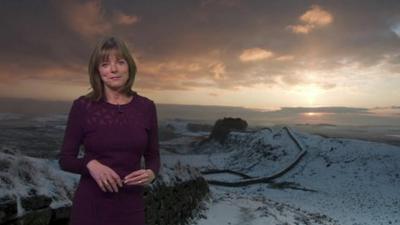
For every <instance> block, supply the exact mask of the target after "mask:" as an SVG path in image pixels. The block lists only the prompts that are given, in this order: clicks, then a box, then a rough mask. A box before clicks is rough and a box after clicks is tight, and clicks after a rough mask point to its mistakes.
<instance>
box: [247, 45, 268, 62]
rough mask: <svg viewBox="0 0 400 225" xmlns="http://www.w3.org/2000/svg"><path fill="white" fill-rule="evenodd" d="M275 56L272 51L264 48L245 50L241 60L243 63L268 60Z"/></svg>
mask: <svg viewBox="0 0 400 225" xmlns="http://www.w3.org/2000/svg"><path fill="white" fill-rule="evenodd" d="M272 56H273V53H272V52H271V51H267V50H264V49H262V48H250V49H245V50H244V51H243V52H242V54H240V56H239V59H240V60H241V61H242V62H248V61H258V60H262V59H268V58H271V57H272Z"/></svg>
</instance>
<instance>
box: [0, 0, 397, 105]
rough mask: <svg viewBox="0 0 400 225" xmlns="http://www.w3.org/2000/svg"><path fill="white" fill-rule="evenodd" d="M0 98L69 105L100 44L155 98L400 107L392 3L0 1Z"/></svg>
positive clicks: (204, 102)
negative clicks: (126, 60)
mask: <svg viewBox="0 0 400 225" xmlns="http://www.w3.org/2000/svg"><path fill="white" fill-rule="evenodd" d="M0 27H1V29H2V30H1V35H0V49H1V52H0V58H1V60H0V97H15V98H34V99H46V100H73V99H75V98H77V97H78V96H80V95H82V94H84V93H86V92H87V91H88V89H89V82H88V75H87V63H88V60H89V55H90V53H91V50H92V48H93V47H94V45H95V43H96V41H97V40H99V38H101V37H103V36H105V35H115V36H118V37H120V38H122V39H123V40H125V41H126V42H127V44H128V46H129V48H130V49H131V51H132V55H133V56H134V58H135V60H136V62H137V64H138V73H137V77H136V81H135V85H134V89H136V90H137V91H138V93H139V94H142V95H144V96H147V97H149V98H151V99H153V100H154V101H155V102H157V103H174V104H190V105H222V106H242V107H246V108H257V109H265V110H269V109H276V108H280V107H325V106H346V107H367V108H371V107H389V106H400V101H399V100H400V88H399V86H400V1H365V0H363V1H361V0H360V1H350V0H349V1H340V0H331V1H298V0H296V1H261V0H259V1H251V0H249V1H240V0H230V1H229V0H203V1H201V0H181V1H170V0H168V1H166V0H159V1H154V0H147V1H122V0H121V1H56V0H54V1H23V0H15V1H12V0H6V1H1V2H0Z"/></svg>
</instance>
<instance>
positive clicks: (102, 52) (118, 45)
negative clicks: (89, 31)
mask: <svg viewBox="0 0 400 225" xmlns="http://www.w3.org/2000/svg"><path fill="white" fill-rule="evenodd" d="M112 53H116V55H117V56H119V57H121V58H123V59H125V60H126V62H127V63H128V66H129V78H128V81H127V82H126V84H125V85H124V86H123V88H122V93H123V94H125V95H127V96H131V95H133V94H134V93H135V92H134V91H133V90H132V86H133V83H134V81H135V76H136V70H137V69H136V63H135V61H134V60H133V58H132V55H131V53H130V51H129V49H128V47H127V46H126V44H125V43H124V42H123V41H122V40H120V39H118V38H116V37H106V38H103V39H102V40H100V41H99V42H98V43H97V45H96V47H95V48H94V50H93V52H92V55H91V56H90V60H89V66H88V72H89V81H90V86H91V89H92V90H91V91H90V92H89V93H88V94H86V95H85V97H87V98H89V99H91V100H94V101H99V100H100V99H101V98H102V97H104V84H103V81H102V80H101V78H100V73H99V70H98V68H99V65H100V63H101V62H103V61H105V60H107V59H108V57H109V56H110V54H112Z"/></svg>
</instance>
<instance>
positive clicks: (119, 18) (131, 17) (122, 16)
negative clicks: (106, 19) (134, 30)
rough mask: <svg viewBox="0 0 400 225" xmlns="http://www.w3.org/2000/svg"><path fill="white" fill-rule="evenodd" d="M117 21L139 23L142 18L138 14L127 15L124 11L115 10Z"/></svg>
mask: <svg viewBox="0 0 400 225" xmlns="http://www.w3.org/2000/svg"><path fill="white" fill-rule="evenodd" d="M114 19H115V23H117V24H121V25H132V24H135V23H138V22H139V21H140V18H139V17H138V16H136V15H126V14H124V13H122V12H114Z"/></svg>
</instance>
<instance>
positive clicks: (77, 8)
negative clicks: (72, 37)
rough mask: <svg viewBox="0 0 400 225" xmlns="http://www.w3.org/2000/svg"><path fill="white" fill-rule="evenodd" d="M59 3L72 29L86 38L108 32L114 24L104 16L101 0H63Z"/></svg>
mask: <svg viewBox="0 0 400 225" xmlns="http://www.w3.org/2000/svg"><path fill="white" fill-rule="evenodd" d="M62 3H63V4H59V5H58V6H59V7H60V11H61V12H62V14H63V17H64V20H65V22H66V23H67V25H68V26H69V27H70V29H72V30H74V31H75V32H77V33H79V34H81V35H82V36H83V37H85V38H93V37H96V36H98V35H101V34H104V33H108V32H110V31H111V29H112V24H111V23H110V22H108V21H107V20H106V19H105V18H104V12H103V8H102V4H101V1H100V0H89V1H86V2H81V1H63V2H62Z"/></svg>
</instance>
